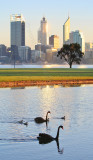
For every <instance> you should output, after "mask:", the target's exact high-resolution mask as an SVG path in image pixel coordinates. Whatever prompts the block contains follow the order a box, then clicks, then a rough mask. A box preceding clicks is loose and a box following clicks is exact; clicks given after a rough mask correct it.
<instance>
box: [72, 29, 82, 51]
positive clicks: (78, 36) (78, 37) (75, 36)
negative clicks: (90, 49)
mask: <svg viewBox="0 0 93 160" xmlns="http://www.w3.org/2000/svg"><path fill="white" fill-rule="evenodd" d="M69 42H70V43H78V44H80V46H81V51H82V52H83V53H84V52H85V39H84V35H83V33H82V32H81V31H79V30H77V31H74V32H71V33H70V39H69Z"/></svg>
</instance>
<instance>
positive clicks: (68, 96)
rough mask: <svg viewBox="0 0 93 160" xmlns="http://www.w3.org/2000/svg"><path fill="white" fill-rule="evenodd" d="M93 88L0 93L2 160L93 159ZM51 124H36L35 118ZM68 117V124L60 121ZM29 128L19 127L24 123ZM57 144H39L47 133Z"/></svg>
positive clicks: (0, 152) (7, 91)
mask: <svg viewBox="0 0 93 160" xmlns="http://www.w3.org/2000/svg"><path fill="white" fill-rule="evenodd" d="M92 93H93V85H82V86H81V87H62V86H58V85H55V86H42V87H26V88H24V89H18V88H17V89H11V88H6V89H0V159H1V160H16V159H18V160H19V159H20V160H21V159H22V160H31V159H32V160H47V159H49V160H50V159H53V160H56V159H59V160H61V159H65V160H83V159H84V160H92V159H93V123H92V122H93V94H92ZM48 110H50V111H51V114H50V115H49V118H50V121H49V123H48V124H47V126H46V123H43V124H36V123H35V122H34V118H35V117H38V116H42V117H45V115H46V112H47V111H48ZM64 115H65V116H66V119H65V120H62V119H60V118H61V117H62V116H64ZM22 119H23V121H24V122H28V126H25V125H23V124H19V123H18V121H20V120H22ZM59 125H63V126H64V130H62V129H60V134H59V145H58V144H56V142H55V141H53V142H51V143H48V144H39V141H38V140H37V136H38V134H39V133H41V132H44V133H48V134H50V135H52V136H53V137H55V136H56V133H57V128H58V126H59Z"/></svg>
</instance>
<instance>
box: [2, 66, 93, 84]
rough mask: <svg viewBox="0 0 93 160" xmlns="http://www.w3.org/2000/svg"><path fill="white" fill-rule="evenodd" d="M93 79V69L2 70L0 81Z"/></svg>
mask: <svg viewBox="0 0 93 160" xmlns="http://www.w3.org/2000/svg"><path fill="white" fill-rule="evenodd" d="M75 79H76V80H78V79H93V69H66V68H64V69H63V68H54V69H53V68H52V69H51V68H42V69H41V68H40V69H0V81H1V82H2V81H22V80H24V81H25V80H75Z"/></svg>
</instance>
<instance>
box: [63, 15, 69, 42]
mask: <svg viewBox="0 0 93 160" xmlns="http://www.w3.org/2000/svg"><path fill="white" fill-rule="evenodd" d="M69 33H70V17H68V19H67V20H66V22H65V23H64V25H63V44H68V43H69Z"/></svg>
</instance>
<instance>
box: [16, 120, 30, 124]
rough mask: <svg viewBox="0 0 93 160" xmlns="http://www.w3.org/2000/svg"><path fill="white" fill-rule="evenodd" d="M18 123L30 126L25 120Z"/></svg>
mask: <svg viewBox="0 0 93 160" xmlns="http://www.w3.org/2000/svg"><path fill="white" fill-rule="evenodd" d="M18 123H20V124H24V125H28V122H24V121H23V120H20V121H18Z"/></svg>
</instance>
